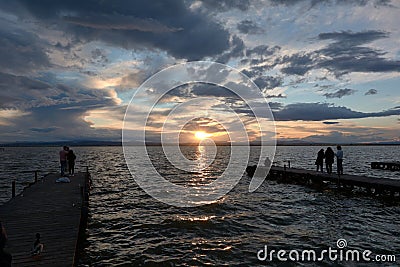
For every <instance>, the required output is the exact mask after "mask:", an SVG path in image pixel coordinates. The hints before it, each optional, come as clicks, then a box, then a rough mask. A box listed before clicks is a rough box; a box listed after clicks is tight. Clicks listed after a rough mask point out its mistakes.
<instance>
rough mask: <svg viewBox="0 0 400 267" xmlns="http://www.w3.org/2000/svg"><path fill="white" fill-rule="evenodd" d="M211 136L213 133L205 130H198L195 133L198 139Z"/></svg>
mask: <svg viewBox="0 0 400 267" xmlns="http://www.w3.org/2000/svg"><path fill="white" fill-rule="evenodd" d="M210 136H211V134H209V133H206V132H203V131H198V132H195V133H194V137H196V138H197V139H200V140H203V139H206V138H208V137H210Z"/></svg>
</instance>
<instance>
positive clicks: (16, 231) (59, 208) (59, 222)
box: [0, 167, 91, 266]
mask: <svg viewBox="0 0 400 267" xmlns="http://www.w3.org/2000/svg"><path fill="white" fill-rule="evenodd" d="M57 178H60V175H59V174H58V173H51V174H48V175H46V176H44V177H43V178H42V179H40V180H38V181H37V182H36V183H31V184H30V186H29V187H26V188H25V189H24V190H23V191H22V192H21V193H20V194H18V195H17V196H15V197H13V198H11V199H10V200H9V201H8V202H6V203H4V204H3V205H1V206H0V219H1V221H2V223H3V225H4V227H5V229H6V232H7V236H8V242H7V244H6V247H5V250H6V251H7V252H9V253H10V254H11V255H12V258H13V260H12V265H13V266H76V265H77V264H78V261H79V255H80V253H81V251H82V248H83V241H84V240H85V231H86V228H87V220H88V214H89V192H90V189H91V177H90V173H89V170H88V167H86V171H85V172H79V173H76V174H75V176H72V177H69V179H70V181H71V182H70V183H56V182H55V181H56V179H57ZM36 233H40V236H41V238H40V241H41V243H43V245H44V250H43V252H42V253H40V254H39V255H36V256H32V255H31V249H32V246H33V243H34V242H35V235H36Z"/></svg>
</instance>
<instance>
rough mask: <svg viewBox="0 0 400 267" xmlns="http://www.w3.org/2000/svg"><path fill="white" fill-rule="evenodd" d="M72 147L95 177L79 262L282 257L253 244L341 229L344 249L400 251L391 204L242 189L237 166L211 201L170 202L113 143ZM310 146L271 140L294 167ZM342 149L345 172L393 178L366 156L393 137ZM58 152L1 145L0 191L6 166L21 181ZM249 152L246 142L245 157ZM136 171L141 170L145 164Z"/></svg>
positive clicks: (297, 242) (322, 236) (205, 176)
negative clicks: (153, 191) (234, 181)
mask: <svg viewBox="0 0 400 267" xmlns="http://www.w3.org/2000/svg"><path fill="white" fill-rule="evenodd" d="M193 149H195V148H193ZM74 151H75V152H76V154H77V155H78V162H77V163H78V168H79V167H82V166H85V165H89V166H90V170H91V173H92V177H93V182H94V190H93V191H92V194H91V197H90V201H91V202H90V220H89V228H88V231H87V233H88V239H87V244H86V248H85V251H84V253H83V259H82V262H81V266H175V265H176V266H267V265H268V266H271V265H272V266H280V265H282V262H279V261H277V260H276V259H275V260H274V261H273V262H261V261H259V260H258V259H257V252H258V251H259V250H261V249H263V248H264V246H265V245H268V248H269V249H276V250H279V249H285V250H290V249H296V250H300V251H301V250H306V249H315V250H322V249H327V248H328V247H332V248H337V247H336V241H337V240H338V239H339V238H344V239H346V240H347V243H348V248H350V249H359V250H361V251H362V250H365V249H368V250H371V251H372V252H373V254H395V255H396V256H397V260H399V259H400V239H399V236H400V224H399V219H400V207H399V206H398V205H393V206H391V205H389V204H387V203H385V202H382V201H380V200H377V199H371V198H368V197H362V196H351V197H349V196H345V195H343V194H337V193H335V192H334V191H331V192H316V191H315V190H312V189H310V188H306V187H302V186H296V185H287V184H277V183H275V182H272V181H265V182H264V183H263V184H262V186H261V187H260V188H259V189H258V190H257V191H256V192H253V193H249V192H248V186H249V182H250V178H248V177H246V176H243V178H242V180H241V181H240V183H239V184H238V185H237V186H236V187H235V188H234V189H233V190H232V191H231V192H230V193H229V194H228V195H226V196H225V197H223V198H222V199H220V200H218V201H216V202H215V203H213V204H209V205H205V206H200V207H196V208H176V207H172V206H168V205H166V204H163V203H160V202H159V201H157V200H155V199H153V198H152V197H150V196H148V195H147V194H146V193H145V192H144V191H143V190H142V189H140V188H139V187H138V186H137V185H136V183H135V181H134V179H133V178H132V177H131V176H130V174H129V171H128V169H127V167H126V164H125V161H124V157H123V154H122V149H121V148H120V147H91V148H89V147H77V148H74ZM316 151H318V148H316V147H278V148H277V156H276V158H275V161H276V162H277V164H279V165H283V164H285V161H287V160H291V164H292V165H293V166H295V167H304V168H314V165H313V163H314V158H315V152H316ZM344 151H345V155H346V159H345V172H348V173H349V172H353V173H359V174H360V173H361V174H368V175H370V176H375V177H389V178H395V179H396V178H398V175H399V173H394V172H386V171H371V170H370V169H369V162H370V161H372V160H379V159H382V160H396V158H395V156H396V155H397V154H398V147H345V148H344ZM57 152H58V149H57V148H10V149H6V151H4V152H3V153H2V159H1V161H0V165H1V168H2V173H1V176H0V185H1V190H0V192H1V199H2V201H3V202H4V200H5V199H7V197H9V193H8V192H9V191H10V187H9V186H8V184H9V182H10V181H9V179H10V177H12V176H11V174H13V173H16V175H18V182H19V184H23V183H24V181H28V180H32V177H33V175H32V174H29V173H27V174H24V173H21V171H22V170H29V169H35V168H39V169H45V170H47V171H49V172H50V171H55V170H57V166H58V164H57V157H56V156H54V155H57ZM195 152H196V151H193V153H195ZM150 153H151V154H152V155H153V156H156V155H157V154H159V153H161V149H160V148H158V147H153V148H152V150H151V151H150ZM219 153H220V154H221V153H222V154H224V153H225V154H226V151H223V150H221V151H220V152H219ZM256 154H257V153H256V151H253V154H252V155H253V156H252V157H251V160H252V161H255V159H256V156H255V155H256ZM299 155H301V156H299ZM138 157H140V155H138ZM223 158H224V157H220V158H219V160H217V161H216V162H214V163H213V168H214V169H209V170H207V171H204V172H193V173H192V174H190V176H191V177H189V178H191V180H193V179H194V180H196V179H199V180H201V181H203V182H207V181H208V180H212V179H215V176H216V175H218V174H219V172H218V168H217V167H218V166H221V167H222V166H225V165H226V164H225V163H224V161H223ZM80 159H85V160H80ZM79 160H80V161H79ZM161 163H162V161H156V163H155V164H156V165H157V164H161ZM172 170H173V169H171V168H170V167H169V166H164V172H165V173H167V174H169V175H170V176H172V177H173V176H174V175H173V173H172V174H171V172H172ZM135 175H146V170H143V173H139V174H135ZM185 175H186V176H187V175H188V174H182V173H179V174H177V175H176V176H177V177H175V178H174V177H173V178H172V179H178V180H179V179H183V180H185V179H186V178H188V177H186V176H185ZM398 264H399V261H397V263H387V264H386V266H398ZM285 265H286V266H299V265H300V266H301V265H304V266H315V265H322V266H331V265H334V266H382V264H377V263H369V264H366V263H360V262H350V261H329V259H328V258H326V259H324V260H323V261H322V262H319V263H318V264H317V263H313V262H311V263H309V262H308V263H307V262H300V263H299V262H297V263H293V262H286V264H285Z"/></svg>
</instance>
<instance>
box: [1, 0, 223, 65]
mask: <svg viewBox="0 0 400 267" xmlns="http://www.w3.org/2000/svg"><path fill="white" fill-rule="evenodd" d="M5 6H6V7H7V8H6V9H8V10H12V11H13V12H15V13H16V14H17V15H19V16H21V18H22V17H24V16H26V12H25V11H24V10H28V12H29V14H31V15H33V16H34V17H35V19H37V20H39V21H40V23H43V24H45V25H47V26H48V27H50V26H52V27H54V26H55V25H57V27H59V29H61V30H64V31H65V32H66V33H68V34H70V35H72V36H74V37H75V38H78V39H79V40H80V41H84V42H90V41H103V42H106V43H108V44H111V45H116V46H120V47H123V48H126V49H151V48H156V49H161V50H165V51H167V52H168V53H170V54H171V55H172V56H174V57H177V58H186V59H190V60H195V59H201V58H203V57H206V56H214V55H217V54H219V53H221V52H223V51H224V50H226V49H228V48H229V37H230V35H229V32H228V31H227V30H225V29H224V28H223V27H222V26H221V25H220V24H219V23H217V22H215V21H213V20H211V19H209V18H208V17H207V16H205V15H204V14H198V13H194V12H192V11H191V10H190V9H189V8H188V7H187V6H186V5H185V3H184V2H183V1H172V0H168V1H128V2H126V1H113V0H108V1H100V2H98V3H92V2H91V1H88V2H82V1H75V0H73V1H63V0H44V1H42V2H41V3H40V5H38V4H37V3H36V2H33V1H26V0H19V1H15V3H13V4H10V3H7V4H5ZM63 14H64V15H63ZM69 14H70V15H69ZM55 22H57V23H55ZM63 22H64V23H63Z"/></svg>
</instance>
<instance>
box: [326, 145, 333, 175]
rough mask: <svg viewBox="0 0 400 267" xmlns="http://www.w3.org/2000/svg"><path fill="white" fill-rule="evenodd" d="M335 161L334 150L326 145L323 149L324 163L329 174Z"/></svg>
mask: <svg viewBox="0 0 400 267" xmlns="http://www.w3.org/2000/svg"><path fill="white" fill-rule="evenodd" d="M334 162H335V152H333V150H332V148H331V147H328V148H327V149H326V151H325V165H326V172H327V173H329V174H331V173H332V165H333V163H334Z"/></svg>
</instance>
